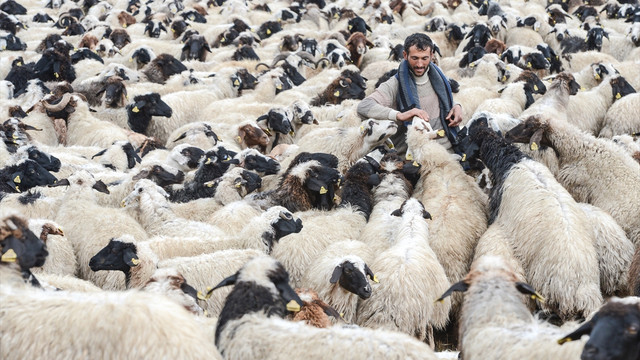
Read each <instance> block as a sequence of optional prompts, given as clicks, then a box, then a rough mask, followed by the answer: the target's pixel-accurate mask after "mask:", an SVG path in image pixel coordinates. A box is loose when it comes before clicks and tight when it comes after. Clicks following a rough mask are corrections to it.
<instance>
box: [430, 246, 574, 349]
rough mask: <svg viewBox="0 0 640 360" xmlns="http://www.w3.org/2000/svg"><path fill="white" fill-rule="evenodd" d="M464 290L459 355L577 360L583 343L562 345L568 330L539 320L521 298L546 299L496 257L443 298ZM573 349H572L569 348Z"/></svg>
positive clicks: (479, 265)
mask: <svg viewBox="0 0 640 360" xmlns="http://www.w3.org/2000/svg"><path fill="white" fill-rule="evenodd" d="M453 291H464V293H465V296H464V302H463V304H462V311H461V315H460V352H461V354H463V356H464V358H465V359H496V360H498V359H505V360H506V359H513V358H514V357H515V358H541V359H577V358H579V354H580V352H581V351H582V346H583V344H584V342H583V341H578V342H576V343H575V344H571V343H570V344H566V345H563V346H560V345H559V344H558V343H557V341H558V340H559V339H561V338H562V337H563V335H564V334H566V330H563V329H561V328H558V327H555V326H552V325H550V324H546V323H543V322H541V321H540V320H537V319H535V318H534V317H533V316H532V315H531V313H530V312H529V309H527V307H526V306H525V304H524V303H523V301H522V294H524V295H527V296H530V297H533V298H536V299H542V298H541V296H540V295H538V293H536V292H535V290H534V289H533V288H532V287H531V286H530V285H528V284H526V283H523V282H518V281H517V276H516V275H515V274H514V272H513V270H512V269H511V268H510V267H509V266H508V265H507V264H506V263H505V262H504V261H503V260H502V258H500V257H496V256H484V257H482V258H480V259H478V260H476V261H474V263H473V264H472V267H471V271H470V272H469V274H468V275H467V276H466V277H465V278H464V279H463V280H462V281H460V282H458V283H456V284H454V285H452V286H451V288H450V289H449V290H447V292H446V293H444V295H443V296H442V298H445V297H446V296H448V295H450V294H451V293H452V292H453ZM567 345H569V346H567Z"/></svg>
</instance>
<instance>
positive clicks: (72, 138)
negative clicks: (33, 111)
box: [43, 93, 138, 148]
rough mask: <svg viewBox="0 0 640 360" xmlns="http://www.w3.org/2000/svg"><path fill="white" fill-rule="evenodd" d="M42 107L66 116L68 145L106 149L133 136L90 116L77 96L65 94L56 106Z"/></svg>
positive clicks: (46, 104)
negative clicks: (115, 142)
mask: <svg viewBox="0 0 640 360" xmlns="http://www.w3.org/2000/svg"><path fill="white" fill-rule="evenodd" d="M43 106H44V108H45V109H47V111H49V112H54V113H55V112H62V113H63V114H68V119H67V129H66V131H67V133H66V141H67V144H69V145H83V146H100V147H102V148H106V147H109V146H110V145H111V144H112V143H113V142H114V141H129V138H130V137H131V136H132V134H133V133H132V132H131V131H130V130H129V131H127V130H125V129H122V128H121V127H119V126H117V125H115V124H112V123H109V122H106V121H103V120H100V119H98V118H96V117H94V116H92V115H90V113H89V107H88V106H87V104H86V103H85V102H84V101H83V100H82V99H81V98H80V97H79V96H78V95H72V94H68V93H67V94H64V96H63V97H62V99H61V100H60V102H58V103H57V104H55V105H51V104H49V103H47V102H43ZM131 139H132V140H133V139H135V137H131ZM135 145H136V146H137V145H138V144H137V143H136V144H135Z"/></svg>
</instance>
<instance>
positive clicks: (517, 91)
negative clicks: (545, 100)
mask: <svg viewBox="0 0 640 360" xmlns="http://www.w3.org/2000/svg"><path fill="white" fill-rule="evenodd" d="M500 92H501V96H500V98H498V99H487V100H485V101H483V102H482V103H481V104H480V105H478V107H477V108H476V110H475V114H478V113H480V112H482V111H488V112H492V113H495V114H507V115H509V116H511V117H517V116H518V115H520V113H521V112H522V111H523V110H524V109H526V108H528V107H529V106H530V105H531V104H533V103H534V102H535V100H534V98H533V94H539V93H544V92H546V87H545V86H544V84H543V83H542V82H541V81H540V80H539V79H538V77H537V76H536V75H535V73H533V72H531V71H529V70H525V72H524V73H523V74H520V76H519V77H518V78H517V79H515V80H514V81H513V82H512V83H510V84H508V85H507V86H506V87H505V88H503V89H502V90H501V91H500ZM475 114H474V117H475ZM467 125H469V124H467Z"/></svg>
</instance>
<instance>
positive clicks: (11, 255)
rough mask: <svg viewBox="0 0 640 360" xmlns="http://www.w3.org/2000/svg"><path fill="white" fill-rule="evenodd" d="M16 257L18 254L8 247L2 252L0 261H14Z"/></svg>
mask: <svg viewBox="0 0 640 360" xmlns="http://www.w3.org/2000/svg"><path fill="white" fill-rule="evenodd" d="M17 259H18V255H17V254H16V252H15V251H13V249H9V250H7V252H6V253H4V254H2V258H0V261H2V262H16V260H17Z"/></svg>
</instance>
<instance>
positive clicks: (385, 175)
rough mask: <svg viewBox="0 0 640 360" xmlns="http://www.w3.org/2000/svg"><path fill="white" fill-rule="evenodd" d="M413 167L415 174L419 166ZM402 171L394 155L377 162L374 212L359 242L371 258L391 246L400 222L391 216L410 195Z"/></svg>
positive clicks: (400, 163)
mask: <svg viewBox="0 0 640 360" xmlns="http://www.w3.org/2000/svg"><path fill="white" fill-rule="evenodd" d="M416 165H417V163H416ZM412 167H413V168H414V169H413V170H414V171H416V172H417V171H418V168H419V166H413V165H412ZM403 170H404V161H403V159H402V157H401V156H400V155H398V154H397V153H395V152H391V153H389V154H386V155H384V156H383V157H382V159H381V160H380V169H379V170H378V172H379V173H380V182H379V183H378V184H377V185H376V186H375V187H374V188H373V210H372V212H371V215H370V217H369V221H368V222H367V225H365V227H364V229H362V233H361V234H360V238H359V239H360V241H363V242H365V243H366V244H367V245H368V246H369V247H370V248H371V249H372V250H373V253H374V254H379V253H381V252H382V251H385V250H386V249H387V248H388V247H389V246H390V245H391V240H392V239H393V234H394V231H395V229H396V228H398V225H399V222H400V218H399V217H397V216H392V215H391V213H392V212H393V211H394V210H396V209H398V208H399V207H400V206H401V205H402V203H404V201H405V200H407V199H409V197H410V196H411V194H412V193H413V185H412V184H411V182H409V180H407V178H406V177H405V174H404V171H403Z"/></svg>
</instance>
